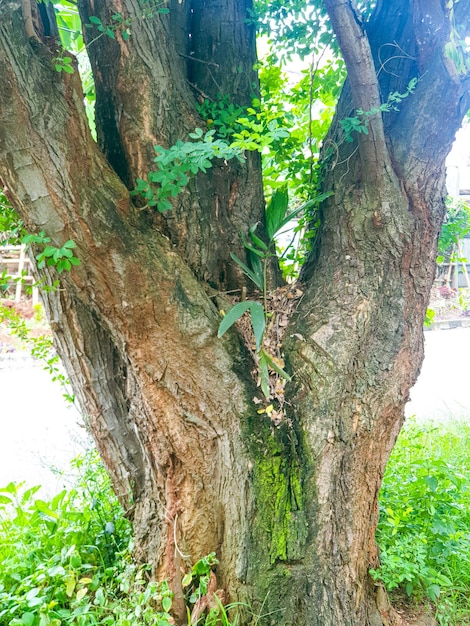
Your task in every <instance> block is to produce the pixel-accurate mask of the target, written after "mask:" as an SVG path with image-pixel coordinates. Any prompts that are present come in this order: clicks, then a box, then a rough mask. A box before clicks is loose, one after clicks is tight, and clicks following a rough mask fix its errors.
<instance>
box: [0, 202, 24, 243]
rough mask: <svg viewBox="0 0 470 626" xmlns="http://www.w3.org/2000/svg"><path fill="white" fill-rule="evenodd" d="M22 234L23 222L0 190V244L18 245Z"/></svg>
mask: <svg viewBox="0 0 470 626" xmlns="http://www.w3.org/2000/svg"><path fill="white" fill-rule="evenodd" d="M22 235H24V227H23V222H22V220H20V218H19V217H18V215H17V213H16V211H15V210H14V209H13V207H12V206H11V205H10V203H9V202H8V200H7V198H6V196H5V194H4V193H3V192H2V191H1V190H0V245H13V246H16V245H19V244H20V239H21V237H22Z"/></svg>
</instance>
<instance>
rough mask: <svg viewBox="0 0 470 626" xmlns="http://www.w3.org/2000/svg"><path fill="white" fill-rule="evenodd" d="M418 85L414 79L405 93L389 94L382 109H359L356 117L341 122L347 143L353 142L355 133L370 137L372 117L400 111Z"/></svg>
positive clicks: (381, 106)
mask: <svg viewBox="0 0 470 626" xmlns="http://www.w3.org/2000/svg"><path fill="white" fill-rule="evenodd" d="M417 84H418V79H417V78H413V79H412V80H410V82H409V83H408V87H407V89H406V91H405V92H404V93H399V92H398V91H395V92H394V93H391V94H389V96H388V98H387V102H384V103H383V104H381V105H380V107H376V108H372V109H370V111H363V110H362V109H357V111H356V117H345V118H344V119H342V120H340V124H341V126H342V128H343V130H344V132H345V135H346V141H352V140H353V137H352V133H353V132H357V133H362V134H364V135H368V134H369V120H370V118H371V117H372V116H374V115H377V114H378V113H389V112H390V111H398V108H399V105H400V104H401V102H402V101H403V100H405V98H407V97H408V96H409V95H411V94H412V93H413V92H414V90H415V89H416V85H417Z"/></svg>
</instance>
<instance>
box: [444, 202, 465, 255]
mask: <svg viewBox="0 0 470 626" xmlns="http://www.w3.org/2000/svg"><path fill="white" fill-rule="evenodd" d="M468 233H470V206H469V205H468V204H466V203H465V202H464V201H462V200H454V199H453V198H451V197H450V196H449V197H448V198H447V212H446V216H445V219H444V223H443V224H442V228H441V234H440V237H439V242H438V253H439V254H438V257H437V262H438V263H442V262H443V261H445V260H446V259H447V260H450V261H452V260H453V255H454V250H455V247H456V246H457V245H458V243H459V240H460V239H462V238H463V237H465V235H467V234H468Z"/></svg>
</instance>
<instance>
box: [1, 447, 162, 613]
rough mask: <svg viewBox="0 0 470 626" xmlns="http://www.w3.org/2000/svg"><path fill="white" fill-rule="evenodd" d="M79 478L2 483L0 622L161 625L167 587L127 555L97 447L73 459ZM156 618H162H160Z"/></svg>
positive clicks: (127, 540) (125, 532) (127, 539)
mask: <svg viewBox="0 0 470 626" xmlns="http://www.w3.org/2000/svg"><path fill="white" fill-rule="evenodd" d="M73 464H74V467H75V470H76V471H77V473H78V474H79V479H78V482H77V485H76V486H75V487H74V488H72V489H70V490H68V491H67V490H63V491H61V492H60V493H59V494H58V495H57V496H55V497H54V498H52V499H51V500H43V499H41V498H38V497H37V492H38V489H39V487H33V488H31V489H25V488H24V486H23V485H17V484H14V483H10V484H9V485H7V486H6V487H4V488H3V489H0V560H1V562H2V568H1V570H0V623H2V624H5V625H7V624H8V625H11V626H20V625H24V626H59V625H65V624H74V625H77V626H85V625H88V624H107V625H110V624H119V625H121V626H125V625H127V626H131V625H134V624H136V625H140V624H161V625H165V626H166V625H167V624H169V623H170V622H169V621H168V619H169V615H168V613H167V611H165V610H163V611H158V610H156V608H157V607H158V605H159V604H163V603H165V606H166V607H168V608H169V606H168V600H166V598H170V600H171V593H170V591H169V590H168V586H167V585H165V584H162V585H157V584H155V583H150V584H149V583H148V582H147V580H146V575H145V570H142V569H139V568H137V567H136V566H135V565H134V564H133V563H132V560H131V557H130V549H131V547H132V542H131V527H130V524H129V522H128V521H127V520H126V519H125V516H124V511H123V510H122V508H121V506H120V505H119V503H118V501H117V499H116V496H115V495H114V493H113V492H112V489H111V486H110V482H109V478H108V476H107V474H106V472H105V471H104V469H103V467H102V465H101V463H100V462H99V459H98V456H97V454H96V452H89V453H87V454H86V455H85V456H84V457H78V458H77V459H76V460H75V461H74V463H73ZM159 620H160V621H159Z"/></svg>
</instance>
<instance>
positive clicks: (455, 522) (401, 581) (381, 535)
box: [371, 422, 470, 624]
mask: <svg viewBox="0 0 470 626" xmlns="http://www.w3.org/2000/svg"><path fill="white" fill-rule="evenodd" d="M469 443H470V430H469V428H468V426H467V425H465V424H464V423H461V424H448V425H440V426H439V427H437V426H434V425H433V424H428V425H423V424H418V423H414V422H411V423H409V424H408V425H407V426H405V428H404V430H403V431H402V433H401V434H400V437H399V439H398V443H397V445H396V447H395V449H394V451H393V453H392V455H391V457H390V461H389V463H388V466H387V470H386V473H385V477H384V482H383V486H382V491H381V493H380V521H379V526H378V531H377V539H378V543H379V546H380V555H381V567H380V568H379V569H378V570H373V571H372V572H371V573H372V575H373V577H374V578H376V579H380V580H382V581H383V582H384V583H385V586H386V587H387V589H389V590H394V589H403V590H404V591H405V592H406V594H408V595H409V596H414V597H417V598H418V599H419V598H422V597H427V598H429V599H430V600H432V601H433V602H434V603H435V604H436V606H437V612H438V615H439V617H440V618H441V621H440V623H442V624H450V623H458V622H459V620H458V619H457V613H459V614H460V617H461V618H464V617H466V618H467V619H470V604H469V603H468V593H469V591H470V561H469V559H468V554H469V552H470V480H469V471H468V470H469V467H470V455H469V449H470V448H469ZM452 614H453V615H454V619H455V622H454V621H453V620H452V621H450V619H449V618H450V616H451V615H452ZM447 620H449V621H447ZM462 623H464V622H462ZM465 623H467V622H465Z"/></svg>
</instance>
